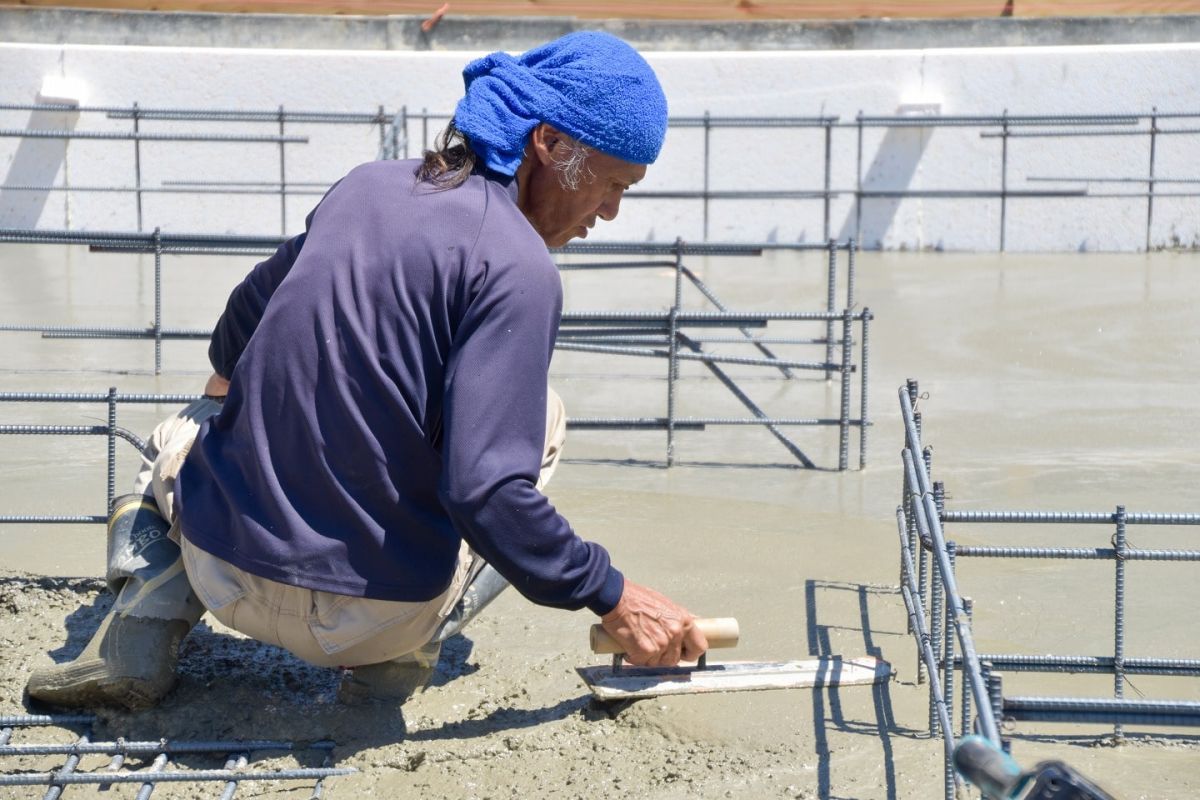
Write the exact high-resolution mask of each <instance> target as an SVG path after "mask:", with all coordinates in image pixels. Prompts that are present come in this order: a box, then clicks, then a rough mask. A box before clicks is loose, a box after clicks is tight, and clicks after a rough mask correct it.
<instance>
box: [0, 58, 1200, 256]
mask: <svg viewBox="0 0 1200 800" xmlns="http://www.w3.org/2000/svg"><path fill="white" fill-rule="evenodd" d="M476 55H478V53H468V52H396V51H388V52H362V51H359V52H335V51H313V50H303V51H300V50H293V51H289V50H234V49H221V48H173V47H161V48H156V47H103V46H72V45H18V44H0V77H2V79H3V80H2V82H0V86H2V87H3V88H2V89H0V102H7V103H26V102H33V101H34V100H35V99H36V98H37V96H38V92H39V89H40V87H41V86H42V85H43V82H44V80H45V79H46V78H47V77H50V76H60V77H65V78H69V79H72V80H74V81H77V82H78V84H79V85H81V86H82V87H83V89H84V97H83V98H82V99H83V101H84V103H86V104H88V105H121V106H127V105H129V104H131V103H133V102H135V101H136V102H138V103H139V104H141V105H142V106H145V107H185V108H236V109H270V108H275V107H277V106H279V105H281V104H282V105H284V106H286V107H287V108H288V109H290V110H292V109H294V110H317V109H319V110H345V111H357V112H364V111H373V110H374V109H375V108H376V107H377V106H379V105H380V104H383V105H385V106H386V107H387V108H388V109H396V108H398V107H399V106H401V105H406V106H407V107H408V108H410V109H413V110H419V109H422V108H426V109H429V110H430V111H436V112H445V111H449V110H451V109H452V108H453V105H454V103H455V102H456V100H457V98H458V97H459V95H460V93H461V79H460V77H459V75H460V71H461V68H462V66H463V64H464V63H465V62H466V61H467V60H469V59H470V58H472V57H474V56H476ZM646 55H647V58H648V59H649V60H650V62H651V63H652V64H653V65H654V66H655V68H656V69H657V70H658V72H659V74H660V76H661V79H662V82H663V85H664V87H665V89H666V92H667V97H668V99H669V101H670V105H671V112H672V114H673V115H700V114H703V113H704V112H705V111H708V112H710V113H711V114H713V115H714V116H722V115H741V116H746V115H750V116H753V115H763V116H781V115H795V116H814V115H820V114H831V115H840V116H841V118H842V119H843V121H851V120H853V118H854V116H855V115H856V114H857V113H858V112H859V111H860V110H861V111H863V112H864V113H866V114H877V115H886V114H893V113H896V111H897V110H898V108H899V106H900V105H901V104H904V103H911V102H933V103H938V104H940V109H941V113H942V114H944V115H962V114H998V113H1000V112H1001V111H1003V110H1005V109H1007V110H1008V111H1009V113H1011V114H1051V113H1097V112H1125V113H1148V112H1149V111H1150V110H1151V108H1153V107H1157V108H1158V109H1159V110H1160V111H1167V112H1170V111H1178V112H1184V111H1191V112H1200V44H1187V45H1130V46H1105V47H1044V48H1042V47H1037V48H1034V47H1022V48H972V49H938V50H924V51H917V50H912V51H905V50H890V51H837V52H763V53H756V52H742V51H732V52H716V53H677V52H671V53H666V52H663V53H655V52H649V53H647V54H646ZM1197 123H1200V120H1196V121H1194V122H1188V121H1175V122H1173V123H1163V127H1168V126H1169V125H1170V126H1173V127H1189V128H1194V127H1200V124H1197ZM65 127H73V128H75V129H76V130H113V131H128V130H129V129H130V123H129V121H128V120H110V119H107V118H106V117H105V116H104V115H100V114H91V113H85V114H46V113H44V112H39V113H31V112H28V111H0V128H2V129H5V130H10V129H32V128H65ZM1143 127H1144V126H1143ZM143 130H148V131H177V132H178V131H192V132H194V131H219V132H226V133H230V132H238V131H244V132H252V133H274V132H276V130H277V128H276V127H275V126H274V125H245V124H243V125H235V124H231V123H212V122H186V123H181V122H146V123H143ZM287 132H288V133H295V134H303V135H307V136H310V137H311V142H310V143H309V144H307V145H289V146H288V150H287V159H288V178H289V182H300V181H312V182H315V183H322V184H323V183H328V182H331V181H333V180H336V179H337V178H338V177H339V176H340V175H341V174H342V173H343V172H344V171H345V170H346V169H347V168H349V167H350V166H352V165H354V164H355V163H357V162H360V161H363V160H367V159H371V158H374V157H376V155H377V153H378V147H379V140H378V130H377V129H373V128H369V127H366V126H359V127H340V126H318V125H306V124H299V123H297V124H295V125H289V126H288V131H287ZM432 132H433V131H431V133H432ZM410 133H411V134H412V136H413V137H415V138H417V139H419V137H420V126H419V125H416V124H414V125H413V126H412V127H411V129H410ZM979 133H980V131H979V130H978V129H975V128H937V129H932V128H924V129H918V130H901V129H880V128H874V129H867V130H866V133H865V136H864V140H863V167H862V168H863V174H864V176H866V184H865V185H866V188H874V189H967V188H978V189H998V188H999V185H1000V142H999V140H998V139H982V138H980V135H979ZM1148 145H1149V141H1148V138H1147V137H1145V136H1136V137H1133V136H1122V137H1114V138H1102V139H1094V138H1070V139H1057V140H1055V139H1013V140H1011V141H1010V147H1009V172H1008V186H1009V188H1010V189H1045V188H1048V187H1050V186H1053V184H1044V183H1031V182H1029V181H1027V178H1029V177H1038V176H1043V177H1045V176H1070V175H1074V176H1084V177H1096V176H1107V177H1126V178H1134V177H1145V176H1146V175H1147V173H1148V169H1149V146H1148ZM418 147H419V141H417V142H415V143H414V145H413V148H412V151H411V152H413V153H415V152H416V150H417V149H418ZM133 153H134V148H133V144H132V143H131V142H128V141H126V142H113V141H83V140H72V141H71V142H70V143H69V144H67V145H66V146H64V144H63V142H61V141H54V140H32V139H26V140H21V139H18V138H12V137H6V138H0V178H3V181H4V183H6V184H34V183H47V182H50V181H51V180H53V181H54V182H56V183H61V182H63V181H64V180H67V179H69V181H70V183H71V184H72V185H76V186H98V185H120V186H130V185H132V183H133ZM701 153H702V134H701V132H700V130H699V129H696V128H679V129H676V130H673V131H672V132H671V133H670V135H669V139H668V143H667V146H666V148H665V150H664V154H663V156H662V158H661V160H660V162H659V164H657V165H655V167H653V168H652V169H651V170H650V173H649V176H648V180H647V181H646V183H645V188H647V189H698V188H700V187H701V186H702V183H703V177H702V168H701V163H702V162H701ZM141 159H142V174H143V183H144V184H145V185H148V186H154V185H159V184H160V183H161V182H162V181H170V180H236V181H267V182H269V181H277V180H278V178H279V155H278V149H277V147H275V146H273V145H262V144H236V145H231V144H194V143H188V144H179V143H144V144H143V145H142V153H141ZM856 159H857V140H856V133H855V130H854V129H853V128H840V129H837V130H835V131H834V141H833V165H834V169H833V178H832V185H833V187H834V188H835V189H842V190H853V188H854V185H855V174H856ZM712 161H713V167H712V172H711V186H712V188H713V189H750V188H775V189H813V190H816V189H820V187H821V186H822V184H823V180H824V178H823V170H824V162H823V133H822V132H821V131H820V130H819V129H807V130H782V131H781V130H776V129H745V128H736V129H722V130H716V131H714V133H713V134H712ZM1156 161H1157V165H1156V174H1157V175H1159V176H1165V177H1175V178H1200V168H1197V167H1196V165H1197V164H1198V163H1200V135H1188V136H1183V135H1179V136H1161V137H1159V139H1158V144H1157V153H1156ZM1141 188H1142V187H1140V186H1137V185H1134V184H1119V185H1118V184H1092V185H1091V187H1090V191H1092V192H1099V191H1113V190H1120V191H1127V192H1128V191H1140V190H1141ZM1158 188H1159V190H1160V191H1164V192H1165V191H1171V190H1174V191H1186V190H1189V189H1193V190H1194V189H1196V188H1197V187H1196V186H1195V185H1192V186H1190V187H1189V186H1188V185H1187V184H1176V185H1174V186H1167V185H1163V186H1160V187H1158ZM315 200H316V197H293V198H290V199H289V201H288V213H287V228H288V229H289V231H297V230H300V229H301V228H302V225H303V217H304V214H305V213H306V212H307V210H308V209H309V208H310V207H311V205H312V204H313V202H315ZM134 208H135V207H134V199H133V197H132V196H131V195H119V196H118V195H111V194H100V193H82V192H80V193H71V194H70V195H67V194H65V193H48V194H47V193H37V192H15V191H0V226H2V227H32V226H35V225H36V226H38V227H43V228H55V229H58V228H64V227H71V228H76V229H90V230H132V229H134V228H135V227H136V214H135V210H134ZM999 211H1000V209H999V201H998V200H995V199H982V200H975V199H971V200H968V199H954V200H946V199H928V198H927V199H906V200H903V201H889V200H878V199H876V200H868V201H866V203H865V204H864V206H863V213H862V226H861V240H862V242H863V244H864V245H865V246H867V247H880V246H881V247H884V248H944V249H951V250H995V249H996V248H997V245H998V241H999V217H1000V213H999ZM1007 213H1008V224H1007V245H1008V249H1010V250H1014V251H1022V250H1026V251H1028V250H1081V249H1082V250H1138V249H1141V248H1142V247H1143V246H1144V244H1145V232H1146V201H1145V200H1144V199H1111V200H1101V199H1088V200H1081V199H1055V200H1045V199H1041V200H1034V199H1012V200H1010V201H1009V205H1008V212H1007ZM855 216H856V215H855V208H854V202H853V198H852V196H850V195H847V194H843V195H841V196H839V197H838V198H836V199H835V200H834V202H833V206H832V214H831V232H832V234H833V235H834V236H837V237H839V238H844V237H847V236H851V235H854V233H855ZM144 224H145V227H147V228H153V227H154V226H156V225H157V226H161V227H162V228H163V229H164V230H170V231H176V232H185V231H186V232H193V231H206V232H232V233H276V232H278V231H279V230H280V227H281V225H280V209H279V201H278V198H271V197H254V196H234V197H230V196H224V195H222V196H215V195H207V196H199V197H197V196H177V195H147V196H146V197H145V199H144ZM822 227H823V209H822V204H821V202H820V201H819V200H780V201H770V202H768V201H745V200H722V201H713V203H712V206H711V210H710V228H709V238H710V239H712V240H720V241H728V240H763V239H773V240H778V241H817V240H820V239H822V237H823V231H822ZM702 234H703V230H702V214H701V204H700V202H699V201H697V200H650V199H640V200H639V199H630V200H628V201H627V203H626V205H625V207H624V209H623V212H622V216H621V218H620V219H619V220H617V221H616V222H614V223H612V224H610V225H609V226H607V230H605V231H604V234H603V236H604V238H610V239H647V238H653V239H660V240H661V239H673V238H674V237H676V236H683V237H684V238H686V239H693V240H695V239H700V238H701V237H702ZM1151 241H1152V246H1162V245H1168V246H1169V245H1171V244H1176V243H1182V244H1183V245H1186V246H1196V245H1197V243H1200V199H1198V198H1175V199H1169V198H1161V199H1159V200H1157V201H1156V203H1155V211H1154V225H1153V228H1152V232H1151Z"/></svg>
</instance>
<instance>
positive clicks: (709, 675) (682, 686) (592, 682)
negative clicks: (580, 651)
mask: <svg viewBox="0 0 1200 800" xmlns="http://www.w3.org/2000/svg"><path fill="white" fill-rule="evenodd" d="M575 671H576V672H578V673H579V676H580V677H581V678H583V682H584V683H586V684H587V685H588V688H589V689H591V691H592V694H593V695H595V696H596V698H597V699H598V700H604V701H616V700H636V699H638V698H643V697H661V696H663V695H672V694H704V693H707V692H749V691H763V690H766V689H811V688H815V687H822V686H864V685H870V684H875V683H881V682H883V681H885V680H887V679H888V678H890V677H891V675H892V667H891V665H890V664H888V663H887V662H886V661H881V660H880V659H878V658H873V657H871V656H862V657H860V658H842V657H841V656H828V657H825V658H814V659H810V660H807V661H733V662H727V663H724V664H710V665H709V666H708V667H707V668H706V669H698V668H696V667H675V668H671V669H662V668H657V667H622V668H621V670H620V671H619V672H616V673H614V672H613V669H612V667H611V666H608V665H605V666H596V667H578V668H577V669H576V670H575Z"/></svg>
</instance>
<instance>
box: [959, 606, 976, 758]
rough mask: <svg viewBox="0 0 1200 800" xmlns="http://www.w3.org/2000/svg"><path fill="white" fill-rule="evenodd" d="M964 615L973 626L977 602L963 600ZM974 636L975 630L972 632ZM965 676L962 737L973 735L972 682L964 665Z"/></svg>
mask: <svg viewBox="0 0 1200 800" xmlns="http://www.w3.org/2000/svg"><path fill="white" fill-rule="evenodd" d="M962 603H963V613H964V614H966V615H967V624H968V625H971V624H972V620H971V616H972V614H974V613H975V601H974V600H972V599H971V598H969V597H964V598H963V599H962ZM971 633H972V635H974V629H972V631H971ZM963 669H964V676H963V682H962V735H963V736H967V735H969V734H970V733H971V682H970V681H969V680H967V679H966V675H965V670H966V666H965V665H964V667H963Z"/></svg>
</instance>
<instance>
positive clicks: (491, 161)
mask: <svg viewBox="0 0 1200 800" xmlns="http://www.w3.org/2000/svg"><path fill="white" fill-rule="evenodd" d="M463 80H464V81H465V82H466V85H467V94H466V96H465V97H464V98H463V99H462V100H460V101H459V103H458V108H457V109H456V111H455V112H454V124H455V125H456V126H457V127H458V129H459V130H460V131H462V132H463V133H464V134H466V136H467V137H468V138H469V139H470V140H471V149H473V150H474V151H475V153H476V155H478V156H479V157H480V158H481V159H482V160H483V163H484V164H485V165H486V166H487V167H488V168H489V169H491V170H494V171H495V172H499V173H501V174H503V175H514V174H516V171H517V167H518V166H520V164H521V160H522V159H523V158H524V156H525V144H526V142H527V141H528V139H529V134H530V132H531V131H532V130H533V129H534V128H535V127H536V126H537V125H538V123H540V122H547V123H549V124H551V125H553V126H554V127H555V128H558V129H559V130H560V131H562V132H563V133H566V134H569V135H571V136H573V137H575V138H576V139H578V140H579V141H581V142H583V143H584V144H586V145H588V146H590V147H594V148H596V149H597V150H599V151H601V152H603V153H608V154H609V155H611V156H616V157H617V158H621V159H624V160H626V161H630V162H633V163H635V164H651V163H653V162H654V159H656V158H658V151H659V150H660V149H661V148H662V143H663V137H664V136H665V135H666V133H667V98H666V97H665V96H664V95H663V90H662V87H661V86H659V84H658V78H657V77H655V75H654V70H652V69H651V68H650V65H649V64H647V63H646V60H645V59H644V58H642V57H641V56H640V55H638V53H637V51H636V50H634V49H633V48H632V47H630V46H629V45H628V44H626V43H625V42H623V41H621V40H620V39H618V38H617V37H615V36H612V35H610V34H607V33H600V32H598V31H579V32H576V33H569V34H567V35H566V36H563V37H562V38H561V39H556V40H554V41H553V42H550V43H548V44H544V45H542V46H541V47H535V48H534V49H533V50H530V51H529V52H528V53H525V54H524V55H521V56H519V57H517V58H513V57H512V56H510V55H508V54H507V53H502V52H498V53H492V54H491V55H488V56H484V57H483V58H481V59H478V60H476V61H472V62H471V63H470V64H468V65H467V67H466V69H464V70H463Z"/></svg>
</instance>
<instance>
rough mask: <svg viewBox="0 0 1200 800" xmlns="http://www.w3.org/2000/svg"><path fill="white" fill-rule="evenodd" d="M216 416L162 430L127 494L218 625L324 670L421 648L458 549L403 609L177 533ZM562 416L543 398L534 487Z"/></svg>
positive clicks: (549, 458)
mask: <svg viewBox="0 0 1200 800" xmlns="http://www.w3.org/2000/svg"><path fill="white" fill-rule="evenodd" d="M220 410H221V406H220V404H219V403H216V402H214V401H212V400H198V401H196V402H195V403H192V404H191V405H189V406H188V407H186V408H184V409H183V410H182V411H180V412H179V413H178V414H176V415H175V416H173V417H171V418H170V419H167V420H166V421H164V422H163V423H161V424H160V425H159V426H158V427H157V428H155V429H154V432H153V433H152V434H151V436H150V440H149V442H148V443H147V446H146V450H145V451H144V452H143V454H142V461H143V463H142V469H141V470H140V472H139V473H138V477H137V480H136V481H135V483H134V491H135V492H139V493H143V494H145V493H151V494H153V496H154V499H155V501H156V502H157V503H158V507H159V510H160V511H162V513H163V516H165V517H166V518H167V519H168V520H170V521H171V534H170V536H171V538H172V539H173V540H174V541H176V542H177V543H178V544H179V545H180V547H181V549H182V551H183V563H184V567H185V569H186V570H187V575H188V580H189V581H190V583H191V585H192V588H193V589H194V590H195V591H196V594H197V595H198V596H199V598H200V601H201V602H202V603H203V604H204V607H205V608H207V609H208V610H209V611H210V612H211V613H212V615H213V616H214V617H216V618H217V619H218V620H219V621H220V622H221V624H223V625H226V626H228V627H230V628H233V629H234V630H237V631H240V632H242V633H244V634H246V635H247V636H250V637H252V638H254V639H257V640H259V641H263V642H268V643H270V644H274V645H278V646H280V647H283V648H285V649H287V650H289V651H291V652H292V653H294V654H295V655H296V656H298V657H300V658H302V659H304V660H305V661H308V662H310V663H312V664H316V665H318V666H325V667H334V666H346V667H352V666H361V665H363V664H375V663H379V662H381V661H390V660H391V659H394V658H397V657H399V656H402V655H404V654H406V653H411V652H413V651H414V650H416V649H417V648H419V647H421V646H423V645H425V644H427V643H428V642H429V640H430V638H431V637H432V636H433V633H434V631H436V630H437V627H438V625H439V624H440V623H441V621H442V619H443V618H444V617H445V616H446V615H447V614H449V613H450V611H451V610H453V608H454V606H455V604H456V603H458V601H459V599H460V598H461V597H462V594H463V592H464V591H465V590H466V588H467V580H468V577H469V576H470V575H471V574H473V573H472V567H473V565H474V562H475V560H476V559H478V558H479V556H477V555H476V554H475V553H474V552H473V551H472V550H471V549H470V548H469V547H468V546H467V544H466V542H463V544H462V548H461V550H460V551H459V557H458V563H457V565H456V567H455V572H454V576H453V578H452V579H451V581H450V586H449V587H448V588H447V589H446V591H445V592H443V593H442V594H441V595H439V596H438V597H435V598H434V599H433V600H430V601H428V602H418V603H405V602H394V601H388V600H370V599H367V598H362V597H351V596H349V595H339V594H333V593H331V592H320V591H315V590H311V589H304V588H301V587H298V586H291V585H289V584H285V583H279V582H277V581H272V580H268V579H266V578H261V577H259V576H257V575H253V574H251V573H249V572H246V571H245V570H242V569H240V568H238V567H235V566H233V565H232V564H230V563H228V562H226V561H224V560H222V559H220V558H217V557H216V556H214V555H212V554H210V553H208V552H206V551H204V550H202V549H200V548H199V547H196V546H195V545H193V544H191V542H189V541H188V539H187V537H185V536H181V535H180V528H179V518H178V515H177V514H176V509H175V479H176V476H178V474H179V470H180V468H181V467H182V466H183V462H184V459H185V458H187V454H188V451H189V450H190V449H191V447H192V442H193V441H195V438H196V433H197V431H198V430H199V428H200V424H201V423H202V422H203V421H204V420H206V419H208V417H210V416H212V415H214V414H216V413H218V412H219V411H220ZM566 427H567V425H566V411H565V409H564V408H563V404H562V400H561V399H560V398H559V396H558V394H556V393H555V392H554V390H553V389H551V390H549V391H548V393H547V397H546V440H545V443H546V444H545V450H544V452H543V456H542V468H541V473H540V475H539V476H538V482H537V488H538V489H541V488H542V487H544V486H545V485H546V484H547V483H548V482H549V481H550V476H551V475H552V474H553V473H554V469H555V467H556V466H557V465H558V459H559V456H560V454H561V452H562V445H563V442H564V440H565V439H566Z"/></svg>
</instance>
